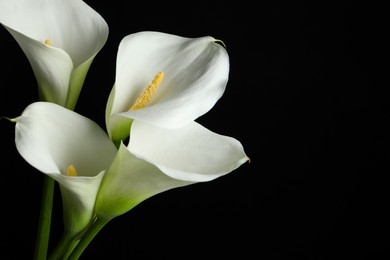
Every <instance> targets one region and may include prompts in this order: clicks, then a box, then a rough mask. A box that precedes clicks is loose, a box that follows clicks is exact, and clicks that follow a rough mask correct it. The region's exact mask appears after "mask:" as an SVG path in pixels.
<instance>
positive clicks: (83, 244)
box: [67, 218, 111, 260]
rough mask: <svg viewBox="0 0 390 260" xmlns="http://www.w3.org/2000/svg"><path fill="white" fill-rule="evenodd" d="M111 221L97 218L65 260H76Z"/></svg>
mask: <svg viewBox="0 0 390 260" xmlns="http://www.w3.org/2000/svg"><path fill="white" fill-rule="evenodd" d="M110 220H111V219H102V218H97V219H96V220H95V221H94V222H93V224H92V225H91V226H90V227H89V228H88V230H87V231H86V232H85V233H84V235H83V236H82V238H81V240H80V242H79V243H78V244H77V246H76V247H75V249H74V250H73V252H72V253H71V254H70V255H69V257H68V259H67V260H77V259H79V257H80V256H81V254H82V253H83V252H84V250H85V248H87V246H88V245H89V243H90V242H91V241H92V239H93V238H94V237H95V236H96V235H97V233H99V231H100V230H101V229H102V228H103V227H104V226H105V225H106V224H107V223H108V222H109V221H110Z"/></svg>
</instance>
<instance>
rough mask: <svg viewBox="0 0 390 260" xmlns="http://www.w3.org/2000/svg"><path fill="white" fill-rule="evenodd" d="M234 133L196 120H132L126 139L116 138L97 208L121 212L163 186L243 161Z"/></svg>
mask: <svg viewBox="0 0 390 260" xmlns="http://www.w3.org/2000/svg"><path fill="white" fill-rule="evenodd" d="M248 160H249V158H248V157H247V156H246V155H245V152H244V150H243V147H242V145H241V144H240V142H238V141H237V140H236V139H234V138H231V137H227V136H222V135H218V134H216V133H213V132H211V131H210V130H208V129H206V128H204V127H202V126H201V125H199V124H198V123H196V122H192V123H189V124H187V125H186V126H184V127H181V128H176V129H166V128H161V127H158V126H155V125H153V124H149V123H145V122H141V121H137V120H135V121H134V122H133V124H132V126H131V133H130V142H129V145H128V147H127V149H126V147H125V146H124V145H123V143H121V146H120V148H119V152H118V154H117V157H116V158H115V160H114V162H113V164H112V166H111V168H110V169H109V170H108V171H107V173H106V174H105V176H104V178H103V181H102V186H101V188H100V190H99V193H98V197H97V199H96V214H97V216H98V218H99V217H102V218H104V219H111V218H113V217H116V216H118V215H121V214H123V213H125V212H127V211H129V210H130V209H132V208H133V207H134V206H136V205H137V204H139V203H140V202H142V201H144V200H145V199H147V198H149V197H151V196H154V195H156V194H158V193H161V192H163V191H166V190H169V189H173V188H177V187H181V186H185V185H189V184H193V183H198V182H205V181H211V180H214V179H216V178H218V177H220V176H223V175H225V174H228V173H229V172H231V171H233V170H235V169H236V168H238V167H239V166H240V165H241V164H243V163H245V162H246V161H248Z"/></svg>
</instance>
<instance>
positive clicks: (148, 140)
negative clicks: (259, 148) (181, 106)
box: [128, 121, 249, 182]
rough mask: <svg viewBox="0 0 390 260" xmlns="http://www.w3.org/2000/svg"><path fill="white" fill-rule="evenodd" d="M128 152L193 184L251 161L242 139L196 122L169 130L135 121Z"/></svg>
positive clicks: (170, 174) (174, 176) (171, 175)
mask: <svg viewBox="0 0 390 260" xmlns="http://www.w3.org/2000/svg"><path fill="white" fill-rule="evenodd" d="M128 149H129V151H130V152H131V153H133V154H134V155H136V156H137V157H139V158H142V159H144V160H145V161H147V162H149V163H151V164H153V165H155V166H156V167H158V168H159V169H160V170H161V171H163V172H164V173H165V174H167V175H169V176H170V177H172V178H175V179H179V180H183V181H191V182H202V181H211V180H213V179H215V178H217V177H220V176H222V175H225V174H227V173H229V172H231V171H233V170H235V169H236V168H238V167H239V166H240V165H242V164H243V163H245V162H247V161H248V160H249V158H248V157H247V156H246V154H245V152H244V149H243V147H242V145H241V143H240V142H239V141H238V140H236V139H234V138H232V137H228V136H223V135H219V134H216V133H213V132H211V131H210V130H208V129H206V128H204V127H203V126H201V125H200V124H198V123H196V122H191V123H189V124H187V125H186V126H183V127H181V128H177V129H165V128H160V127H158V126H155V125H152V124H148V123H144V122H140V121H134V122H133V124H132V126H131V133H130V142H129V145H128Z"/></svg>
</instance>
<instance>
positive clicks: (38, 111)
mask: <svg viewBox="0 0 390 260" xmlns="http://www.w3.org/2000/svg"><path fill="white" fill-rule="evenodd" d="M13 120H14V121H15V122H16V127H15V142H16V147H17V150H18V152H19V153H20V154H21V156H22V157H23V158H24V159H25V160H26V161H27V162H28V163H30V164H31V165H32V166H33V167H35V168H36V169H38V170H39V171H41V172H43V173H44V174H46V175H49V176H50V177H52V178H53V179H55V180H56V181H57V182H58V183H59V186H60V189H61V195H62V199H63V208H64V227H65V231H66V232H67V233H68V234H72V235H77V234H78V233H80V232H81V231H83V229H85V227H86V226H87V225H88V224H89V222H90V220H91V218H92V217H93V207H94V203H95V199H96V194H97V192H98V189H99V186H100V182H101V179H102V177H103V175H104V172H105V170H107V169H108V168H109V167H110V165H111V163H112V161H113V159H114V157H115V154H116V152H117V150H116V147H115V145H114V144H113V143H112V142H111V140H110V138H109V137H108V135H107V133H106V132H105V131H104V130H102V129H101V128H100V127H99V126H98V125H97V124H96V123H95V122H93V121H91V120H90V119H88V118H86V117H83V116H81V115H79V114H77V113H75V112H73V111H71V110H68V109H66V108H64V107H62V106H60V105H57V104H54V103H50V102H36V103H32V104H31V105H29V106H28V107H27V108H26V109H25V110H24V111H23V113H22V115H21V116H19V117H17V118H15V119H13Z"/></svg>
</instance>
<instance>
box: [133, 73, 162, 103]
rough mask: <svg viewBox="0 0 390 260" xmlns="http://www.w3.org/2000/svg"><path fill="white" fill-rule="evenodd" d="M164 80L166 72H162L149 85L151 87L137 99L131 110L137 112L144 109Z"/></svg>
mask: <svg viewBox="0 0 390 260" xmlns="http://www.w3.org/2000/svg"><path fill="white" fill-rule="evenodd" d="M163 78H164V72H162V71H160V72H159V73H158V74H157V75H156V76H155V77H154V79H153V80H152V81H151V82H150V83H149V85H148V86H147V87H146V88H145V89H144V91H143V92H142V93H141V95H140V96H139V97H138V98H137V100H136V101H135V102H134V105H132V106H131V107H130V109H129V110H137V109H140V108H144V107H145V106H146V105H147V104H148V103H149V101H150V100H151V99H152V96H153V94H154V93H155V92H156V90H157V88H158V86H159V85H160V84H161V81H162V80H163Z"/></svg>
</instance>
